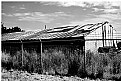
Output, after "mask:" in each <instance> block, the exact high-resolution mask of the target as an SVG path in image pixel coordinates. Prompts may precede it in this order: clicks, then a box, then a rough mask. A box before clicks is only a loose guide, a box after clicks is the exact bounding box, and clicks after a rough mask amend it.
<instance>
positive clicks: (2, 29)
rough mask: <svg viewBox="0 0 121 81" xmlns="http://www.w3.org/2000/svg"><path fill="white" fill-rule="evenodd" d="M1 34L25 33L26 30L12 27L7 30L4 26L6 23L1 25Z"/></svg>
mask: <svg viewBox="0 0 121 81" xmlns="http://www.w3.org/2000/svg"><path fill="white" fill-rule="evenodd" d="M1 32H2V34H4V33H12V32H24V30H21V28H19V27H18V26H16V27H12V28H6V27H5V26H4V23H1Z"/></svg>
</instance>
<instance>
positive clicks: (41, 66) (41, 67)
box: [40, 40, 43, 73]
mask: <svg viewBox="0 0 121 81" xmlns="http://www.w3.org/2000/svg"><path fill="white" fill-rule="evenodd" d="M40 43H41V69H42V73H43V62H42V41H41V40H40Z"/></svg>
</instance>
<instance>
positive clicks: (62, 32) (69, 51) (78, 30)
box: [2, 22, 116, 74]
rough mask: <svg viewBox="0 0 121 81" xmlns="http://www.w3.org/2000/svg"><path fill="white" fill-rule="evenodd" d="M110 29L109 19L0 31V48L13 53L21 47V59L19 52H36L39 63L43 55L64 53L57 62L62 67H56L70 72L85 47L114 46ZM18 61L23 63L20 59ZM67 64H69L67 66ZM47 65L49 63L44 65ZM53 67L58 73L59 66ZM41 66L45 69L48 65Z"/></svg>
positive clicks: (92, 48) (94, 50)
mask: <svg viewBox="0 0 121 81" xmlns="http://www.w3.org/2000/svg"><path fill="white" fill-rule="evenodd" d="M113 33H115V30H114V29H113V27H112V26H111V25H110V24H109V22H102V23H97V24H86V25H83V26H80V25H77V26H66V27H57V28H52V29H45V30H41V31H37V32H32V31H28V32H19V33H8V34H3V35H2V52H4V53H9V54H10V55H12V56H14V55H15V54H16V53H17V52H18V51H21V55H22V59H24V55H23V54H24V52H25V51H26V52H28V53H32V52H33V51H34V52H36V53H37V55H38V57H39V56H40V57H39V62H40V64H43V63H42V56H43V55H48V54H55V55H56V54H61V55H65V57H64V59H66V61H64V62H65V64H64V65H61V66H63V69H62V68H61V66H60V67H59V68H61V70H63V72H64V73H65V74H67V73H69V72H70V71H71V72H70V73H72V72H74V73H77V72H78V70H77V69H78V68H79V66H78V64H77V63H78V61H79V59H80V58H82V59H84V58H85V52H86V51H87V50H91V51H93V52H98V49H99V47H105V46H112V47H114V46H115V47H116V40H115V39H116V38H115V37H114V36H113ZM84 62H85V59H84ZM22 64H24V62H23V61H22ZM66 64H67V65H66ZM68 64H71V65H73V66H69V65H68ZM44 67H45V66H44V65H42V66H41V68H44ZM72 67H73V68H75V69H73V68H72ZM45 68H46V67H45ZM48 68H51V67H49V66H48ZM76 68H77V69H76ZM54 69H55V70H56V71H57V72H58V73H61V71H60V70H59V69H57V68H54ZM65 69H66V70H65ZM45 70H46V71H49V70H48V69H44V71H45ZM73 70H74V71H73ZM74 73H73V74H74Z"/></svg>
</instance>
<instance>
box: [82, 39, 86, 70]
mask: <svg viewBox="0 0 121 81" xmlns="http://www.w3.org/2000/svg"><path fill="white" fill-rule="evenodd" d="M83 54H84V72H86V53H85V39H84V46H83Z"/></svg>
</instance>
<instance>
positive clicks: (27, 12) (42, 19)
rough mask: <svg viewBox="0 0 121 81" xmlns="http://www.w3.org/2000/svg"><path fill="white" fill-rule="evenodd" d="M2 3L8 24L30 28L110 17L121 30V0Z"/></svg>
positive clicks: (64, 24) (101, 20) (5, 20)
mask: <svg viewBox="0 0 121 81" xmlns="http://www.w3.org/2000/svg"><path fill="white" fill-rule="evenodd" d="M1 5H2V7H1V22H3V23H4V25H5V26H6V27H15V26H18V27H20V28H21V29H23V30H26V31H27V30H42V29H44V27H45V25H46V26H47V28H54V27H60V26H68V25H70V26H71V25H84V24H90V23H99V22H104V21H108V22H109V23H110V24H112V25H113V27H114V28H115V29H116V30H117V32H118V33H120V32H121V0H99V1H98V0H97V1H96V0H39V1H2V2H1Z"/></svg>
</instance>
